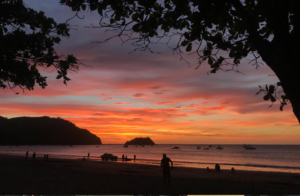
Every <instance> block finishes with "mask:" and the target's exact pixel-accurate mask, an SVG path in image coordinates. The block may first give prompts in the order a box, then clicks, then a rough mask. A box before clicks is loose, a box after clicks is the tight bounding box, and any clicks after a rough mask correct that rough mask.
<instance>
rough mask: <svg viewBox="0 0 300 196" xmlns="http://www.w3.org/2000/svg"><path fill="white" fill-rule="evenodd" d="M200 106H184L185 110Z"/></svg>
mask: <svg viewBox="0 0 300 196" xmlns="http://www.w3.org/2000/svg"><path fill="white" fill-rule="evenodd" d="M198 106H199V105H195V104H191V105H189V106H184V108H185V109H188V108H196V107H198Z"/></svg>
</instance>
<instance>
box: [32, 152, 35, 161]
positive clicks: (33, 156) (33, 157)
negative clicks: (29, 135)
mask: <svg viewBox="0 0 300 196" xmlns="http://www.w3.org/2000/svg"><path fill="white" fill-rule="evenodd" d="M32 159H33V160H34V159H35V152H34V153H33V155H32Z"/></svg>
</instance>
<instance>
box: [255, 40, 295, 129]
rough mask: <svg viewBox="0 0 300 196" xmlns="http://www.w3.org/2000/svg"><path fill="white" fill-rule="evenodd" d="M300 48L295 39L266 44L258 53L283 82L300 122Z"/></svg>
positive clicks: (285, 91)
mask: <svg viewBox="0 0 300 196" xmlns="http://www.w3.org/2000/svg"><path fill="white" fill-rule="evenodd" d="M298 52H299V49H298V48H295V44H294V42H293V41H287V40H285V42H278V43H274V42H273V43H269V44H264V46H263V47H259V48H258V53H259V54H260V55H261V57H262V59H263V60H264V61H265V62H266V64H267V65H268V66H269V67H270V68H271V69H272V70H273V71H274V73H275V74H276V75H277V77H278V79H279V80H280V82H281V84H282V88H283V90H284V93H285V94H286V95H287V98H288V99H289V100H290V102H291V105H292V107H293V112H294V114H295V116H296V117H297V119H298V122H299V123H300V61H297V59H298V56H297V55H298V54H297V53H298Z"/></svg>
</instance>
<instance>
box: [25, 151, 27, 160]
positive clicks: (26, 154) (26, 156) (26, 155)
mask: <svg viewBox="0 0 300 196" xmlns="http://www.w3.org/2000/svg"><path fill="white" fill-rule="evenodd" d="M27 158H28V151H27V152H26V158H25V160H27Z"/></svg>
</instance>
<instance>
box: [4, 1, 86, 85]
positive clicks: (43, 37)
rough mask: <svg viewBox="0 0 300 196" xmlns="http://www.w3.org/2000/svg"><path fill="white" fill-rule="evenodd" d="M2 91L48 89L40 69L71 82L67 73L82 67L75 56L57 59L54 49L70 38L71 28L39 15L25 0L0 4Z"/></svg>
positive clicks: (42, 13)
mask: <svg viewBox="0 0 300 196" xmlns="http://www.w3.org/2000/svg"><path fill="white" fill-rule="evenodd" d="M0 21H1V22H0V87H1V88H3V89H5V88H11V89H13V88H14V87H20V88H21V89H23V90H25V89H27V90H33V89H34V86H35V84H37V85H39V86H41V87H42V88H45V87H46V86H47V83H46V77H43V76H42V75H41V74H40V70H41V68H43V69H45V68H49V69H51V70H56V71H57V73H58V75H57V77H56V78H57V79H60V78H62V79H63V81H64V83H65V84H66V82H67V81H68V80H70V79H69V78H68V77H67V72H68V71H77V70H78V68H79V64H81V63H80V62H79V61H78V59H77V58H76V57H74V56H73V55H67V56H63V55H58V54H57V53H56V52H55V50H54V48H53V47H54V45H55V44H59V42H60V40H61V39H60V37H69V31H70V28H69V27H68V26H67V25H66V24H64V23H60V24H57V23H56V22H55V21H54V20H53V18H48V17H46V16H45V15H44V12H42V11H40V12H37V11H35V10H33V9H31V8H29V7H27V6H26V5H24V3H23V1H22V0H3V1H1V2H0Z"/></svg>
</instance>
